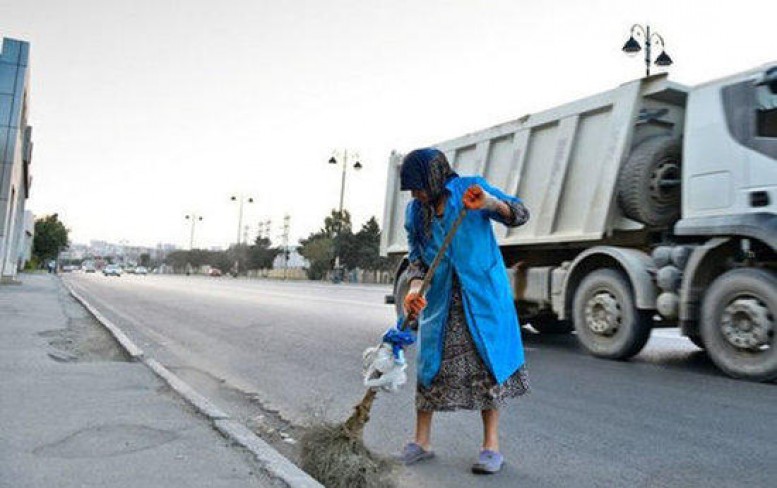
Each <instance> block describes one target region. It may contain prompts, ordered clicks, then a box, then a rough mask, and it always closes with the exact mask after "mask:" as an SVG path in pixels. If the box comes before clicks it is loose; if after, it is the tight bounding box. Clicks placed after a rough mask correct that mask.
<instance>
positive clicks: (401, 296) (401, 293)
mask: <svg viewBox="0 0 777 488" xmlns="http://www.w3.org/2000/svg"><path fill="white" fill-rule="evenodd" d="M409 290H410V282H409V281H408V280H407V268H405V270H404V271H402V273H400V274H399V276H398V277H397V279H396V281H395V282H394V310H395V312H396V314H397V318H399V317H404V316H405V309H404V308H403V306H404V303H405V295H407V292H408V291H409Z"/></svg>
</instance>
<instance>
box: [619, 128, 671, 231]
mask: <svg viewBox="0 0 777 488" xmlns="http://www.w3.org/2000/svg"><path fill="white" fill-rule="evenodd" d="M681 154H682V147H681V144H680V141H679V140H678V139H676V138H674V137H671V136H655V137H651V138H649V139H647V140H645V141H643V142H641V143H640V144H639V145H638V146H637V147H636V148H634V150H633V151H632V152H631V155H630V156H629V158H628V159H627V160H626V163H625V164H624V165H623V167H622V168H621V171H620V174H619V175H618V203H619V204H620V207H621V209H622V210H623V213H625V214H626V216H627V217H629V218H631V219H634V220H637V221H639V222H642V223H643V224H646V225H653V226H663V225H668V224H671V223H673V222H674V221H676V220H677V219H678V218H679V217H680V178H681V173H680V164H681V160H682V157H681Z"/></svg>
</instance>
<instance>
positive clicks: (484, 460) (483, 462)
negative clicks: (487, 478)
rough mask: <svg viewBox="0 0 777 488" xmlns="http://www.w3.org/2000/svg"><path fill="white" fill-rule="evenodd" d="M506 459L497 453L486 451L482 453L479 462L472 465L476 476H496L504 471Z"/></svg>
mask: <svg viewBox="0 0 777 488" xmlns="http://www.w3.org/2000/svg"><path fill="white" fill-rule="evenodd" d="M504 461H505V460H504V457H503V456H502V455H501V454H499V453H498V452H496V451H491V450H488V449H484V450H482V451H480V456H479V457H478V461H477V462H476V463H475V464H473V465H472V472H473V473H475V474H494V473H498V472H499V470H501V469H502V465H503V464H504Z"/></svg>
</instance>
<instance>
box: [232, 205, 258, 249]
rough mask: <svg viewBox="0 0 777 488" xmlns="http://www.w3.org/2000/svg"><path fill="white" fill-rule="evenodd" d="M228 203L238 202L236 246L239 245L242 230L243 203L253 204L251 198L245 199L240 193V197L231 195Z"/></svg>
mask: <svg viewBox="0 0 777 488" xmlns="http://www.w3.org/2000/svg"><path fill="white" fill-rule="evenodd" d="M229 199H230V201H233V202H237V201H239V202H240V210H239V211H238V216H237V245H238V246H239V245H240V232H241V231H242V229H243V204H244V203H254V199H253V197H246V196H244V195H243V194H242V193H241V194H240V195H232V196H231V197H229Z"/></svg>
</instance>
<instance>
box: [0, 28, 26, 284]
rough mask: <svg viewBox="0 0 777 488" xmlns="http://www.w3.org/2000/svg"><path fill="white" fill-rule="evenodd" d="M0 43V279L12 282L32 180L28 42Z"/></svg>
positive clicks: (23, 240) (2, 40) (20, 253)
mask: <svg viewBox="0 0 777 488" xmlns="http://www.w3.org/2000/svg"><path fill="white" fill-rule="evenodd" d="M0 43H2V45H1V46H0V282H13V281H15V280H16V273H17V271H18V269H19V266H20V265H22V263H23V259H21V258H22V256H24V254H25V253H24V246H25V244H26V241H27V239H26V237H27V236H26V232H25V208H24V207H25V204H26V202H27V198H29V196H30V183H31V182H32V177H31V175H30V162H31V160H32V127H30V126H29V125H28V123H27V122H28V110H29V84H30V80H29V78H30V77H29V53H30V45H29V43H27V42H23V41H17V40H14V39H7V38H0Z"/></svg>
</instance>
